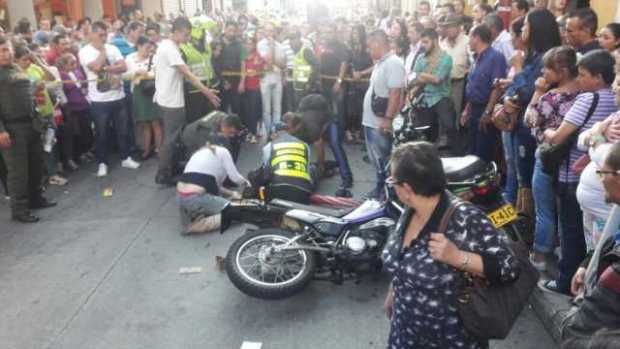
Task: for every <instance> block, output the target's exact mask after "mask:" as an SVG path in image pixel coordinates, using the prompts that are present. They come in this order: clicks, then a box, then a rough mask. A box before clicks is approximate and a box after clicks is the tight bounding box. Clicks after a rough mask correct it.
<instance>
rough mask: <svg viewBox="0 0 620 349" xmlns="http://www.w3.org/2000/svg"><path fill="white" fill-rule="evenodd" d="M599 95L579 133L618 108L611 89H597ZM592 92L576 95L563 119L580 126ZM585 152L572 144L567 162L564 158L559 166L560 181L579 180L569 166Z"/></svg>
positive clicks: (570, 181) (591, 98) (571, 181)
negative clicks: (591, 112)
mask: <svg viewBox="0 0 620 349" xmlns="http://www.w3.org/2000/svg"><path fill="white" fill-rule="evenodd" d="M597 93H598V95H599V99H598V105H597V106H596V109H595V110H594V113H593V114H592V117H590V120H588V122H587V123H586V124H585V125H584V126H583V127H582V128H581V129H580V130H579V133H581V132H583V131H585V130H588V129H590V128H592V126H593V125H594V124H595V123H596V122H599V121H602V120H604V119H605V118H607V117H608V116H609V115H610V114H612V113H615V112H616V111H617V110H618V106H617V105H616V98H615V94H614V93H613V91H612V90H611V89H609V88H604V89H601V90H598V91H597ZM593 99H594V94H593V93H591V92H585V93H582V94H580V95H579V96H577V99H576V100H575V103H574V104H573V106H572V107H571V108H570V110H569V111H568V112H567V113H566V116H565V117H564V121H566V122H569V123H571V124H573V125H575V126H577V127H580V126H581V125H582V124H583V122H584V121H585V119H586V116H587V114H588V111H589V110H590V106H591V105H592V101H593ZM584 154H585V152H584V151H581V150H579V149H578V148H577V144H576V143H575V144H573V147H572V148H571V151H570V156H569V162H568V163H566V160H565V161H564V162H563V163H562V165H561V166H560V176H559V177H560V178H559V180H560V182H562V183H577V182H579V175H577V174H576V173H575V172H573V170H572V169H571V167H572V166H573V164H574V163H575V161H577V159H579V157H581V156H582V155H584Z"/></svg>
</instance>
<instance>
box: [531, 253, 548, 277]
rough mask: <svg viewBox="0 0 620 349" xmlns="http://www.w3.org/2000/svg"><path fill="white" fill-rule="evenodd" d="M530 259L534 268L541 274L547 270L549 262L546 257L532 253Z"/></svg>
mask: <svg viewBox="0 0 620 349" xmlns="http://www.w3.org/2000/svg"><path fill="white" fill-rule="evenodd" d="M529 259H530V263H531V264H532V266H533V267H534V268H536V270H538V271H540V272H543V271H545V270H547V262H546V261H545V257H544V255H542V254H540V253H537V252H532V253H530V258H529Z"/></svg>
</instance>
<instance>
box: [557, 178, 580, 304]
mask: <svg viewBox="0 0 620 349" xmlns="http://www.w3.org/2000/svg"><path fill="white" fill-rule="evenodd" d="M577 184H578V183H562V182H560V183H559V184H558V191H557V195H558V201H559V210H558V213H559V222H560V249H561V250H562V259H560V264H559V270H560V277H559V279H558V286H559V288H560V290H562V291H564V292H567V291H569V290H570V282H571V279H572V277H573V275H574V274H575V272H576V271H577V268H578V267H579V264H580V263H581V262H582V261H583V259H584V258H585V256H586V242H585V238H584V236H583V212H582V211H581V207H580V206H579V203H578V202H577Z"/></svg>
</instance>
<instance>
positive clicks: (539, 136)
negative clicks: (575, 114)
mask: <svg viewBox="0 0 620 349" xmlns="http://www.w3.org/2000/svg"><path fill="white" fill-rule="evenodd" d="M578 94H579V93H577V92H553V91H549V92H547V93H545V94H544V95H542V96H541V97H540V99H539V100H538V103H536V105H534V106H533V108H528V110H527V114H526V117H528V118H529V117H530V116H532V117H535V118H536V127H535V128H533V129H532V134H533V135H534V137H536V141H537V142H538V144H541V143H542V142H543V141H544V138H545V137H544V133H545V130H546V129H549V128H550V129H557V128H558V127H560V124H561V123H562V119H564V115H566V113H567V112H568V111H569V110H570V108H571V107H572V106H573V102H575V98H576V97H577V95H578Z"/></svg>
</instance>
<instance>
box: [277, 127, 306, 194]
mask: <svg viewBox="0 0 620 349" xmlns="http://www.w3.org/2000/svg"><path fill="white" fill-rule="evenodd" d="M309 154H310V150H309V148H308V145H307V144H306V143H304V142H302V141H300V140H299V139H297V138H295V137H293V136H291V135H289V134H281V135H279V136H278V137H277V138H276V139H274V140H273V142H272V145H271V156H270V161H269V165H270V168H271V184H272V185H279V184H287V185H292V186H296V187H298V188H300V189H302V190H306V191H311V190H312V178H311V176H310V155H309Z"/></svg>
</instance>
